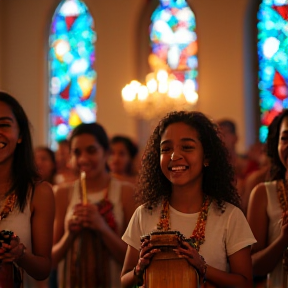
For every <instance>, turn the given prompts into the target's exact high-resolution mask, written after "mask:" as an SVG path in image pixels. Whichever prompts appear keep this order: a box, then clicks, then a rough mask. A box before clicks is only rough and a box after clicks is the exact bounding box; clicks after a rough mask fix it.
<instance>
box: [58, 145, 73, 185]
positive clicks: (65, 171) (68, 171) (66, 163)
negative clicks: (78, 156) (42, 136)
mask: <svg viewBox="0 0 288 288" xmlns="http://www.w3.org/2000/svg"><path fill="white" fill-rule="evenodd" d="M55 158H56V169H57V172H56V175H55V184H60V183H63V182H71V181H73V180H76V178H77V175H76V173H75V171H74V170H73V169H72V164H71V162H70V148H69V141H68V140H66V139H65V140H62V141H59V142H58V148H57V150H56V151H55Z"/></svg>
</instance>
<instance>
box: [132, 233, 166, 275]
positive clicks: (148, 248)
mask: <svg viewBox="0 0 288 288" xmlns="http://www.w3.org/2000/svg"><path fill="white" fill-rule="evenodd" d="M160 251H161V250H160V249H156V248H154V247H153V246H152V244H151V243H150V240H148V239H145V240H144V241H143V242H142V244H141V248H140V253H139V259H138V263H137V265H136V267H135V272H134V273H135V274H136V276H137V277H139V276H142V275H143V273H144V270H145V269H146V268H147V267H148V266H149V264H150V262H151V259H152V257H153V256H154V255H155V254H156V253H158V252H160Z"/></svg>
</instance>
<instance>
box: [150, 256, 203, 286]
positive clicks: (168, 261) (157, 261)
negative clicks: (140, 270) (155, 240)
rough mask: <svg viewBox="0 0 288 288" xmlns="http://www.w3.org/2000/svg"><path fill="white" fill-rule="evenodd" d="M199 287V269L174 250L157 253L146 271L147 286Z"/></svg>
mask: <svg viewBox="0 0 288 288" xmlns="http://www.w3.org/2000/svg"><path fill="white" fill-rule="evenodd" d="M164 287H165V288H180V287H181V288H197V287H199V277H198V273H197V271H196V270H195V269H194V268H193V267H192V266H191V265H189V264H188V262H187V261H186V260H185V259H183V258H179V257H178V255H177V254H176V253H175V252H174V251H166V252H159V253H157V254H156V255H155V256H154V257H153V259H152V261H151V264H150V265H149V267H148V268H147V270H146V273H145V288H164Z"/></svg>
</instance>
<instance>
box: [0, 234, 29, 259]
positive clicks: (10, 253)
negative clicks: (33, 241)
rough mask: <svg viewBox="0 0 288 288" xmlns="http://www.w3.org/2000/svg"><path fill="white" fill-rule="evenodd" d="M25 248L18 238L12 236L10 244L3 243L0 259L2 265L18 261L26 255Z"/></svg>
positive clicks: (0, 249)
mask: <svg viewBox="0 0 288 288" xmlns="http://www.w3.org/2000/svg"><path fill="white" fill-rule="evenodd" d="M25 250H26V248H25V246H24V244H23V243H21V242H20V239H19V237H18V236H12V238H11V241H10V244H6V243H2V247H1V248H0V259H1V260H2V263H7V262H13V261H17V260H19V259H20V258H22V257H23V255H24V254H25Z"/></svg>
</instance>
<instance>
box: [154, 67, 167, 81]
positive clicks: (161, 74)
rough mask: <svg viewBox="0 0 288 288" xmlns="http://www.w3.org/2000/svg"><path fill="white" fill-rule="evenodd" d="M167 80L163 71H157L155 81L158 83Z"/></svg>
mask: <svg viewBox="0 0 288 288" xmlns="http://www.w3.org/2000/svg"><path fill="white" fill-rule="evenodd" d="M167 79H168V73H167V71H165V70H162V69H161V70H159V71H158V73H157V80H158V81H159V82H166V81H167Z"/></svg>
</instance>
